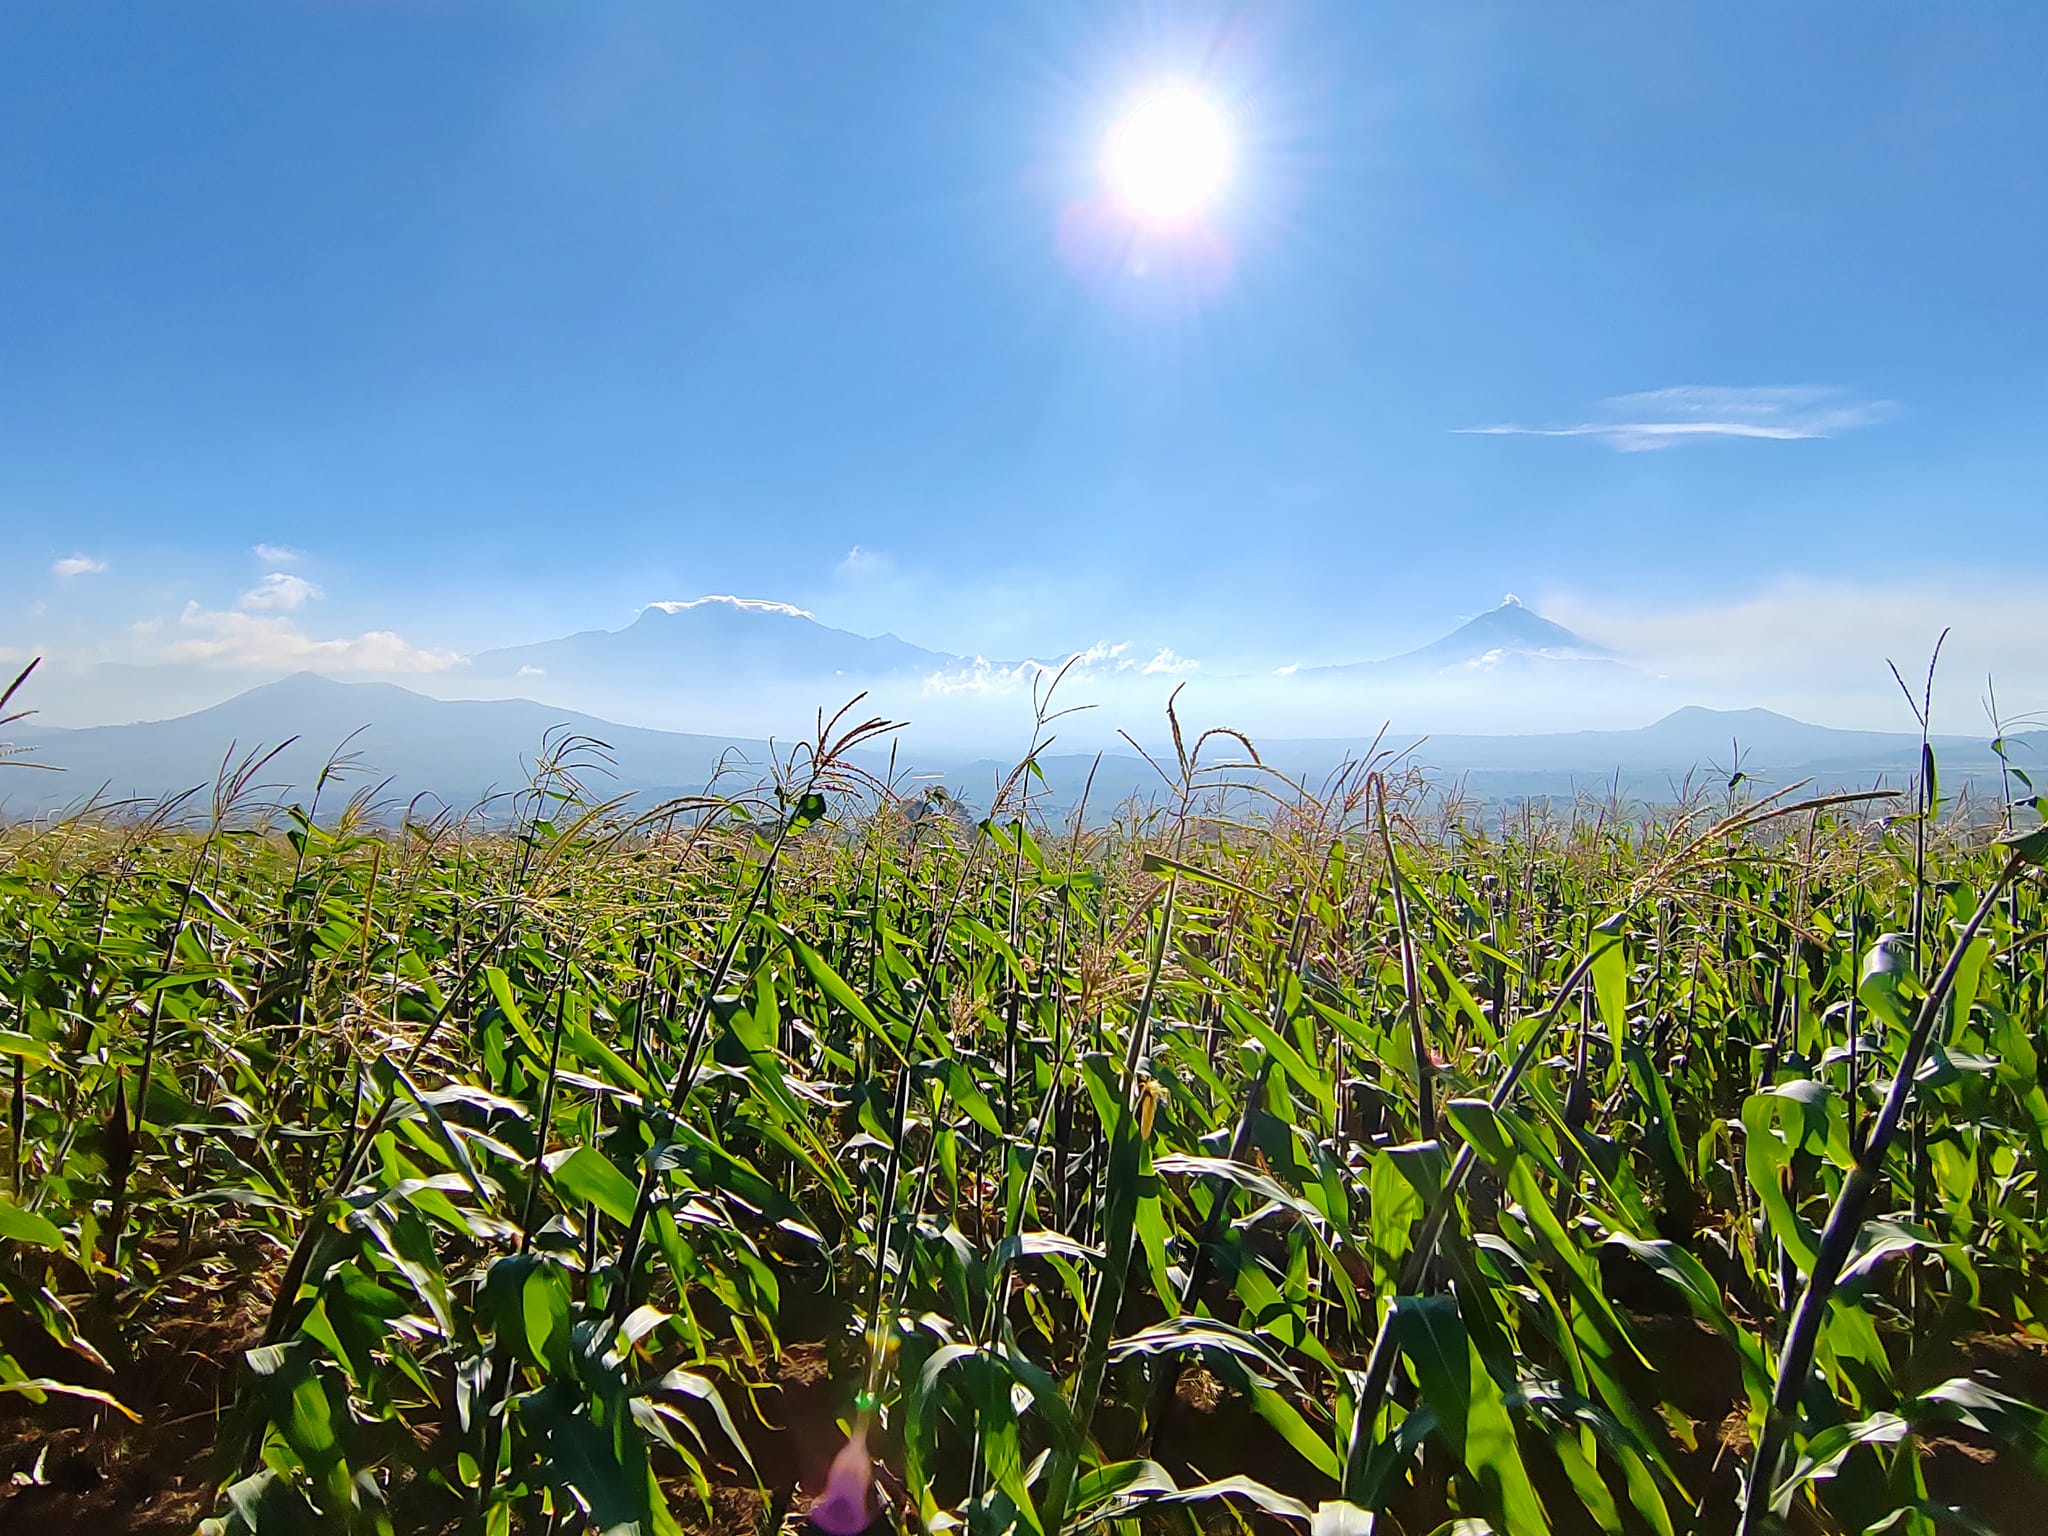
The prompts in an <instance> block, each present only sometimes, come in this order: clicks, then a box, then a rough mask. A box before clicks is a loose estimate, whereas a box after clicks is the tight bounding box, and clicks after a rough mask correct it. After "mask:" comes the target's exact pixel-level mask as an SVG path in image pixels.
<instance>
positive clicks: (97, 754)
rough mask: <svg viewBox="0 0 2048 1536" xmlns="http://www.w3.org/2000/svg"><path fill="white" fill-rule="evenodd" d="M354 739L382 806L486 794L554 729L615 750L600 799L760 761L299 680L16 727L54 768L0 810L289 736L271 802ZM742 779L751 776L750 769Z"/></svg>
mask: <svg viewBox="0 0 2048 1536" xmlns="http://www.w3.org/2000/svg"><path fill="white" fill-rule="evenodd" d="M31 724H33V722H31ZM358 731H359V732H360V734H358V735H355V737H354V739H353V740H352V741H349V742H348V745H349V749H350V750H351V751H353V752H355V753H357V754H359V755H360V758H361V760H362V762H363V764H364V770H363V773H362V774H360V775H357V776H356V777H355V778H354V779H352V780H351V785H353V784H357V783H361V782H363V781H364V779H365V778H367V779H368V780H369V781H370V782H376V781H378V780H383V779H386V778H388V779H389V780H390V787H389V790H388V795H389V796H390V797H392V798H397V799H409V798H411V797H412V796H414V795H417V794H431V795H436V796H438V797H440V798H441V799H442V800H445V801H446V802H448V803H449V804H450V805H454V806H457V807H465V808H466V807H467V806H468V805H470V804H472V803H473V802H475V801H476V800H477V799H478V797H480V796H482V795H483V794H485V793H486V792H487V791H490V790H494V789H496V790H504V789H515V788H519V787H521V786H523V785H524V784H525V783H526V781H527V778H528V774H529V770H530V765H531V764H532V763H533V762H534V761H535V759H536V758H537V756H538V754H539V753H540V751H541V749H542V744H543V741H544V739H545V738H547V736H548V735H549V733H550V732H554V731H567V732H573V733H576V734H579V735H583V736H587V737H592V738H595V739H599V740H602V741H604V742H606V743H607V744H608V745H609V746H610V747H611V748H612V749H613V751H614V754H615V755H616V757H617V758H618V762H619V768H618V771H617V773H616V776H615V777H609V778H604V779H599V780H595V781H594V782H593V784H592V788H593V789H594V790H596V791H597V792H599V793H604V792H607V791H609V792H623V791H640V792H647V793H652V792H656V791H661V792H666V793H684V792H694V791H696V790H699V789H702V788H703V787H704V786H705V785H706V784H707V783H708V782H709V781H710V780H711V778H712V776H713V775H714V774H716V773H717V772H718V771H719V769H720V767H721V765H725V764H729V763H730V762H732V761H734V760H739V761H742V762H744V763H746V764H749V765H753V766H754V767H758V765H760V764H764V763H765V762H766V761H767V756H768V746H767V743H765V742H760V741H743V740H733V739H730V738H726V737H718V736H693V735H685V734H681V733H678V732H672V731H650V730H642V729H639V728H636V727H633V726H624V725H615V724H613V723H611V722H610V721H606V720H599V719H596V718H594V717H592V716H589V715H581V714H577V713H576V712H575V711H573V710H564V709H558V708H555V707H553V706H551V705H545V704H535V703H533V702H531V701H530V700H526V699H488V700H447V699H430V698H427V697H426V696H425V695H423V694H418V693H413V692H411V691H410V690H408V689H405V688H400V687H397V686H395V685H393V684H390V683H338V682H334V681H332V680H330V679H328V678H324V677H321V676H319V675H318V674H316V673H312V672H300V673H297V674H296V675H294V676H291V677H287V678H284V679H282V680H281V681H278V682H274V683H266V684H264V685H263V686H261V687H257V688H251V689H250V690H249V691H248V692H246V693H241V694H237V695H236V696H235V697H234V698H232V699H229V700H227V701H226V702H225V703H222V704H216V705H214V706H213V707H212V708H210V709H202V710H199V711H197V712H195V713H193V714H189V715H181V716H178V717H177V718H175V719H170V720H151V721H144V722H141V723H138V724H134V725H103V726H93V727H90V728H87V729H83V730H57V729H44V730H35V729H23V728H21V727H16V728H15V729H14V730H13V731H12V732H11V734H12V735H13V737H14V739H15V741H16V742H17V744H19V745H20V746H23V747H26V748H29V749H31V750H32V752H33V758H32V760H33V761H36V762H40V763H44V764H48V765H50V767H53V768H59V769H62V770H63V771H62V772H61V773H56V772H49V771H44V770H38V769H30V768H20V767H16V768H0V813H4V814H6V815H10V816H23V815H32V814H39V813H43V812H47V811H50V810H54V809H56V808H58V807H61V806H64V805H68V804H72V803H75V802H77V801H80V800H83V799H84V798H86V797H87V796H89V795H91V794H93V793H95V792H97V791H99V790H100V789H101V788H102V787H103V786H104V788H105V790H106V792H107V793H108V794H109V795H111V796H113V797H115V798H129V797H141V798H154V797H155V796H158V795H162V794H166V793H175V792H177V791H180V790H184V789H189V788H192V787H193V786H195V785H200V784H209V785H210V784H211V783H212V782H213V779H214V777H215V775H216V774H217V773H218V772H219V770H220V767H221V761H222V759H223V757H224V756H226V755H227V754H228V753H229V752H230V751H233V752H235V753H236V754H237V755H239V754H240V753H242V752H246V751H248V750H249V749H251V748H254V747H259V746H262V747H271V746H276V745H277V744H278V743H279V742H281V741H284V740H286V739H288V738H291V737H296V738H298V739H297V741H296V742H295V743H294V744H293V745H292V746H290V747H288V748H286V749H285V751H283V752H282V753H280V754H279V755H278V757H277V758H276V759H275V760H274V761H273V762H272V763H271V764H270V765H269V766H268V767H267V768H266V769H265V771H264V774H263V776H262V782H263V783H265V784H267V785H271V786H274V787H275V789H276V791H277V792H278V793H279V794H280V795H283V794H286V793H289V792H294V791H296V792H299V793H304V792H306V791H307V790H308V789H309V787H310V786H311V785H312V783H313V782H314V780H315V779H316V778H317V777H318V775H319V772H320V769H321V767H322V765H323V764H325V763H326V761H327V759H328V757H329V755H330V754H331V753H332V752H334V751H335V750H336V749H337V748H339V747H340V746H341V745H342V744H343V742H344V741H346V740H348V738H349V737H350V735H351V733H355V732H358ZM743 776H744V777H746V778H749V779H751V778H752V777H754V776H755V774H754V772H753V771H752V768H750V769H749V771H747V772H746V773H745V774H744V775H743ZM346 792H347V791H346V790H344V791H343V794H344V795H345V794H346Z"/></svg>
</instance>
